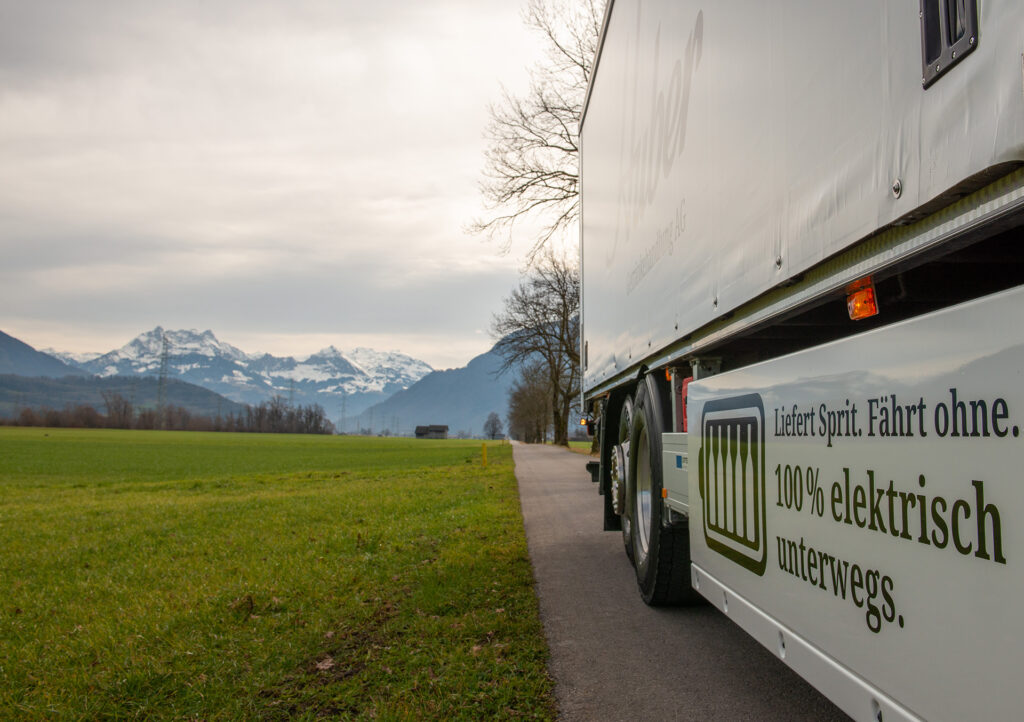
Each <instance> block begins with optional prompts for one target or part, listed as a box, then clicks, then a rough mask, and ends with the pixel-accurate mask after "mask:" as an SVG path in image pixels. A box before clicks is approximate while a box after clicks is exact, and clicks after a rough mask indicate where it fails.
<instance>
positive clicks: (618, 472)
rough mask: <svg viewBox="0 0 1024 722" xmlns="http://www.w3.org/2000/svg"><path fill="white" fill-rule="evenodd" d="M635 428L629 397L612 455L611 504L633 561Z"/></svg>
mask: <svg viewBox="0 0 1024 722" xmlns="http://www.w3.org/2000/svg"><path fill="white" fill-rule="evenodd" d="M632 428H633V400H632V399H631V398H630V397H629V396H627V397H626V398H625V399H624V400H623V402H622V409H621V410H620V411H619V423H618V429H617V431H616V435H615V444H614V445H613V446H612V453H611V477H612V479H611V503H612V509H613V510H614V511H615V513H616V514H619V515H620V516H621V519H622V544H623V546H624V547H625V548H626V556H628V557H629V559H630V561H632V560H633V533H632V526H633V525H632V521H631V517H630V513H629V492H628V487H627V480H628V476H629V435H630V432H631V430H632Z"/></svg>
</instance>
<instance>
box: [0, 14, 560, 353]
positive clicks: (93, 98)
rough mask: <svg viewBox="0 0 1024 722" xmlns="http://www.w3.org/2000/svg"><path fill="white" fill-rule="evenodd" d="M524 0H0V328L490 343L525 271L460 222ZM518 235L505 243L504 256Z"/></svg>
mask: <svg viewBox="0 0 1024 722" xmlns="http://www.w3.org/2000/svg"><path fill="white" fill-rule="evenodd" d="M520 10H521V3H520V2H518V1H517V0H446V1H441V0H419V1H416V0H377V1H376V2H356V0H217V1H216V2H213V1H209V0H173V1H171V0H168V1H167V2H148V1H143V0H89V1H88V2H85V1H83V0H38V1H35V0H0V330H2V331H4V332H6V333H9V334H11V335H13V336H15V337H17V338H19V339H21V340H22V341H24V342H26V343H28V344H30V345H32V346H34V347H36V348H46V347H52V348H55V349H57V350H62V351H75V352H84V351H109V350H111V349H113V348H116V347H119V346H121V345H123V344H124V343H126V342H127V341H129V340H130V339H131V338H133V337H134V336H136V335H138V334H139V333H141V332H143V331H146V330H148V329H151V328H153V327H154V326H157V325H162V326H164V327H165V328H195V329H197V330H200V331H202V330H205V329H211V330H213V331H214V333H215V334H217V336H218V338H220V339H221V340H223V341H227V342H228V343H231V344H233V345H235V346H238V347H240V348H242V349H243V350H246V351H266V352H270V353H274V354H277V355H308V354H310V353H313V352H315V351H317V350H318V349H320V348H323V347H325V346H327V345H329V344H333V345H335V346H337V347H338V348H341V349H343V350H344V349H348V348H353V347H355V346H370V347H373V348H376V349H378V350H382V351H386V350H400V351H403V352H406V353H409V354H411V355H413V356H416V357H417V358H421V359H423V360H425V361H427V362H428V363H429V364H431V365H432V366H434V367H435V368H446V367H452V366H462V365H464V364H465V363H466V362H467V361H468V360H469V359H470V358H471V357H473V356H475V355H476V354H478V353H482V352H483V351H485V350H487V349H488V348H489V347H490V346H491V345H492V340H491V339H490V338H489V336H488V334H487V329H488V325H489V322H490V318H491V315H492V314H493V313H494V312H495V311H497V310H499V309H500V307H501V300H502V298H503V297H504V296H505V295H507V294H508V293H509V291H511V289H512V288H513V286H514V285H515V283H516V282H517V279H518V269H519V267H520V265H521V263H522V251H523V250H524V249H525V247H526V245H527V241H528V239H525V238H524V239H523V241H522V242H521V244H520V245H519V246H515V247H514V248H513V252H512V253H511V254H510V255H508V256H500V255H498V253H497V245H496V244H495V243H492V242H488V241H487V240H486V239H485V238H482V237H479V236H473V235H469V234H467V233H466V232H465V231H464V230H463V229H464V226H465V225H466V224H467V223H469V222H470V221H471V220H472V219H473V217H474V216H477V215H479V214H480V213H481V209H482V205H481V198H480V195H479V192H478V190H477V184H478V182H479V180H480V178H481V168H482V163H483V155H482V154H483V149H484V142H483V139H482V133H483V129H484V126H485V124H486V121H487V104H488V103H489V102H493V101H497V100H498V99H499V97H500V92H501V91H500V86H501V84H502V83H504V84H505V85H506V86H507V87H509V88H510V89H512V90H521V89H522V88H524V87H525V84H526V68H527V67H528V66H530V65H532V64H533V63H534V62H535V61H536V60H537V58H538V57H539V54H540V51H539V46H538V44H537V41H536V39H535V38H534V37H533V36H532V35H531V34H530V32H529V31H528V30H527V29H526V28H525V27H524V25H523V23H522V20H521V16H520ZM517 249H518V252H517Z"/></svg>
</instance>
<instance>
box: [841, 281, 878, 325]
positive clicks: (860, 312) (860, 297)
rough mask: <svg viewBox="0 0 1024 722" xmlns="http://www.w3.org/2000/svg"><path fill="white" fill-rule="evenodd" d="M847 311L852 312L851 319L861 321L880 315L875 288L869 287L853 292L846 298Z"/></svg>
mask: <svg viewBox="0 0 1024 722" xmlns="http://www.w3.org/2000/svg"><path fill="white" fill-rule="evenodd" d="M846 310H847V311H849V312H850V319H851V320H853V321H860V320H862V319H865V318H871V317H872V316H876V315H878V300H877V299H876V298H875V287H874V286H867V287H865V288H861V289H859V290H856V291H852V292H851V293H850V294H849V295H848V296H847V297H846Z"/></svg>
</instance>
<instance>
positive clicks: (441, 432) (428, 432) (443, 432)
mask: <svg viewBox="0 0 1024 722" xmlns="http://www.w3.org/2000/svg"><path fill="white" fill-rule="evenodd" d="M416 438H417V439H447V438H448V427H447V426H437V425H433V426H417V427H416Z"/></svg>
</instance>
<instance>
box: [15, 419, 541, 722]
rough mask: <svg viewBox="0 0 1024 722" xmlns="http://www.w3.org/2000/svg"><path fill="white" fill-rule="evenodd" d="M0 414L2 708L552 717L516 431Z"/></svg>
mask: <svg viewBox="0 0 1024 722" xmlns="http://www.w3.org/2000/svg"><path fill="white" fill-rule="evenodd" d="M481 457H482V454H481V443H480V442H465V441H415V440H410V439H369V438H356V437H323V436H289V435H256V434H216V433H184V432H145V431H114V430H100V431H96V430H88V431H84V430H61V429H27V428H25V429H23V428H4V427H0V592H2V593H0V719H44V718H45V719H87V720H91V719H147V720H148V719H204V720H214V719H231V720H234V719H271V720H274V719H280V720H290V719H314V718H324V717H326V718H337V719H395V720H401V719H481V718H504V719H513V718H515V719H519V718H527V719H553V718H554V715H555V710H554V702H553V696H552V687H551V682H550V680H549V678H548V677H547V673H546V667H545V662H546V659H547V648H546V646H545V643H544V639H543V634H542V630H541V626H540V622H539V618H538V612H537V603H536V597H535V595H534V590H533V577H532V571H531V568H530V564H529V559H528V556H527V552H526V542H525V537H524V534H523V528H522V520H521V517H520V511H519V501H518V496H517V490H516V484H515V478H514V476H513V467H512V455H511V448H510V447H509V446H503V445H501V444H499V443H494V444H489V445H488V449H487V460H488V464H487V466H486V467H484V466H483V464H482V458H481Z"/></svg>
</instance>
